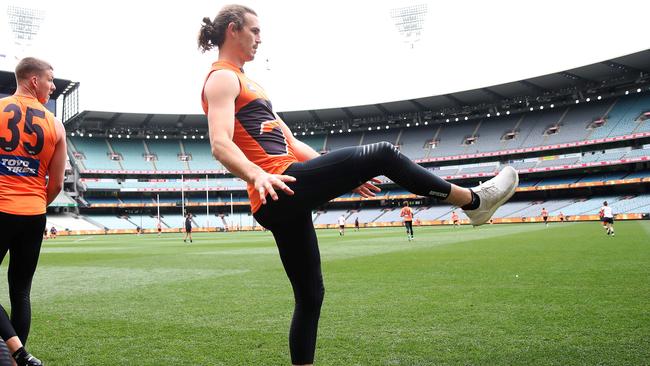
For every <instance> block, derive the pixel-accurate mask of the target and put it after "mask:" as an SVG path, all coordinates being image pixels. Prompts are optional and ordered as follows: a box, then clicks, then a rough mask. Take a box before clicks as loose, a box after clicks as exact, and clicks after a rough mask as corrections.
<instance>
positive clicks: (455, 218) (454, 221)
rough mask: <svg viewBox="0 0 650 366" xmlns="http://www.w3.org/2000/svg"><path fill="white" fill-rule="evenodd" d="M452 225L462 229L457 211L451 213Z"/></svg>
mask: <svg viewBox="0 0 650 366" xmlns="http://www.w3.org/2000/svg"><path fill="white" fill-rule="evenodd" d="M451 223H452V225H454V227H460V220H459V219H458V214H457V213H456V211H451Z"/></svg>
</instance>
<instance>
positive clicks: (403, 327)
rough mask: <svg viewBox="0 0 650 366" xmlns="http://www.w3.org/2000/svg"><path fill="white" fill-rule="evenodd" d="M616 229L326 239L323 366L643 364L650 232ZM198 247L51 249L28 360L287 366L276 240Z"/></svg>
mask: <svg viewBox="0 0 650 366" xmlns="http://www.w3.org/2000/svg"><path fill="white" fill-rule="evenodd" d="M616 230H617V231H616V235H617V236H616V237H615V238H611V237H607V236H606V235H605V234H604V231H603V229H602V228H601V226H600V225H599V224H598V223H594V222H592V223H565V224H559V223H554V224H552V225H551V226H550V227H549V228H544V226H543V225H542V224H523V225H493V226H489V225H488V226H484V227H480V228H477V229H474V228H471V227H462V228H460V229H453V228H451V227H416V228H415V233H416V240H415V241H414V242H408V241H407V240H406V236H405V234H404V233H403V230H402V229H401V228H390V229H364V230H362V231H360V232H354V231H351V230H349V231H348V232H347V234H346V236H345V237H343V238H341V237H339V235H338V232H337V231H335V230H323V231H320V232H319V238H320V247H321V255H322V259H323V272H324V277H325V287H326V295H325V303H324V305H323V308H322V316H321V321H320V327H319V340H318V346H317V351H316V363H317V364H319V365H407V366H414V365H596V364H598V365H648V364H649V363H650V222H648V221H645V222H642V221H636V222H617V223H616ZM194 239H195V240H194V243H193V244H192V245H186V244H184V243H183V241H182V235H181V234H167V235H163V236H162V237H161V238H158V237H157V236H156V235H144V236H140V237H137V236H135V235H129V236H126V235H121V236H88V237H67V238H64V237H61V238H58V239H56V240H48V241H46V242H45V243H44V246H43V249H42V252H41V259H40V263H39V267H38V270H37V273H36V277H35V280H34V285H33V289H32V306H33V322H32V331H31V335H30V339H29V343H28V349H29V350H30V351H31V352H32V353H33V354H34V355H35V356H37V357H39V358H41V359H43V360H44V361H46V364H47V365H49V366H55V365H157V366H160V365H287V364H289V363H290V362H289V355H288V345H287V343H288V341H287V333H288V327H289V323H290V318H291V313H292V310H293V297H292V292H291V287H290V285H289V282H288V280H287V278H286V276H285V274H284V271H283V269H282V266H281V263H280V259H279V256H278V254H277V251H276V248H275V244H274V243H273V241H272V237H271V235H270V233H261V232H256V233H210V234H195V237H194ZM2 271H3V272H2V273H3V275H4V273H6V263H3V266H2ZM6 287H7V285H6V283H3V284H2V289H1V291H2V292H1V294H0V301H2V304H3V305H5V306H6V307H7V308H8V300H7V297H8V296H7V289H6Z"/></svg>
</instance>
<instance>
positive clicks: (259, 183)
mask: <svg viewBox="0 0 650 366" xmlns="http://www.w3.org/2000/svg"><path fill="white" fill-rule="evenodd" d="M295 181H296V178H294V177H292V176H289V175H281V174H269V173H267V172H264V171H262V172H260V174H258V175H257V176H256V177H255V178H254V179H253V182H252V183H253V185H254V186H255V190H256V191H257V192H259V194H260V201H262V204H263V205H265V204H266V195H267V194H268V195H270V196H271V199H273V200H274V201H277V200H278V194H277V193H276V192H275V189H276V188H277V189H280V190H281V191H283V192H284V193H286V194H288V195H289V196H292V195H293V191H292V190H291V188H289V186H287V185H286V183H287V182H295Z"/></svg>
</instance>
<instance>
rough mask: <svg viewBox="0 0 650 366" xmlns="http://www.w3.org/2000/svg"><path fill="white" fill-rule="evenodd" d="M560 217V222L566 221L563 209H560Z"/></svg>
mask: <svg viewBox="0 0 650 366" xmlns="http://www.w3.org/2000/svg"><path fill="white" fill-rule="evenodd" d="M558 217H559V218H560V222H564V214H563V213H562V211H560V214H559V215H558Z"/></svg>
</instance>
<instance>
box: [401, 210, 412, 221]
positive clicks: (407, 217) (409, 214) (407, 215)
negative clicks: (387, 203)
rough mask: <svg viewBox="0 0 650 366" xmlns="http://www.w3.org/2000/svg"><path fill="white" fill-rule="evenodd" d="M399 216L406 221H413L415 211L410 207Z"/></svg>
mask: <svg viewBox="0 0 650 366" xmlns="http://www.w3.org/2000/svg"><path fill="white" fill-rule="evenodd" d="M399 215H400V216H402V217H403V218H404V221H413V210H411V208H410V207H403V208H402V211H401V212H400V214H399Z"/></svg>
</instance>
